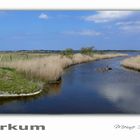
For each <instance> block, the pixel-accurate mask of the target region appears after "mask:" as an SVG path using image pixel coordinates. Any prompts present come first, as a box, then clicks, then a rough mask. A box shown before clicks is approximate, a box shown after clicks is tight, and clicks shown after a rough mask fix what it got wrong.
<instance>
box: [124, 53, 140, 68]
mask: <svg viewBox="0 0 140 140" xmlns="http://www.w3.org/2000/svg"><path fill="white" fill-rule="evenodd" d="M122 65H123V66H124V67H126V68H130V69H133V70H137V71H140V56H139V55H138V56H134V57H130V58H127V59H125V60H123V61H122Z"/></svg>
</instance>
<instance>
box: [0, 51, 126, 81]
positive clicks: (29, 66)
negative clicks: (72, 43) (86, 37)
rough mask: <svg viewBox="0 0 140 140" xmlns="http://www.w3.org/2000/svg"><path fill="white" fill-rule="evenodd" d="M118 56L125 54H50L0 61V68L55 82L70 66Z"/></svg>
mask: <svg viewBox="0 0 140 140" xmlns="http://www.w3.org/2000/svg"><path fill="white" fill-rule="evenodd" d="M118 56H125V54H94V55H90V56H89V55H84V54H80V53H78V54H74V55H72V57H67V56H65V55H60V54H51V55H47V56H46V55H43V56H41V57H40V56H36V57H34V56H33V57H30V59H29V57H28V58H27V59H20V58H18V59H16V58H15V59H12V60H11V61H9V60H8V61H4V60H1V61H0V67H8V68H14V69H16V70H17V71H18V72H20V73H23V74H25V75H26V76H27V77H29V78H31V79H38V80H45V81H56V80H58V79H59V78H60V77H61V76H62V74H63V72H64V69H65V68H67V67H69V66H71V65H74V64H80V63H85V62H89V61H94V60H98V59H105V58H106V59H107V58H113V57H118Z"/></svg>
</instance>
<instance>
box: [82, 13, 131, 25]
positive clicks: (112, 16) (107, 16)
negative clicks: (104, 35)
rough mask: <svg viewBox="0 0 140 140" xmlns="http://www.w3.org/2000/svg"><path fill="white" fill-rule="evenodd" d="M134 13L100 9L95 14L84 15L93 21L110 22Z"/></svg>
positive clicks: (87, 19)
mask: <svg viewBox="0 0 140 140" xmlns="http://www.w3.org/2000/svg"><path fill="white" fill-rule="evenodd" d="M131 14H133V12H132V11H98V12H97V13H96V14H94V15H90V16H87V17H84V19H85V20H86V21H93V22H95V23H101V22H110V21H114V20H117V19H121V18H125V17H127V16H130V15H131Z"/></svg>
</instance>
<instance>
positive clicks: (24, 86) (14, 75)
mask: <svg viewBox="0 0 140 140" xmlns="http://www.w3.org/2000/svg"><path fill="white" fill-rule="evenodd" d="M38 90H39V85H38V84H37V83H35V82H32V81H29V80H27V79H26V78H25V77H24V76H23V75H21V74H20V73H18V72H17V71H16V70H15V69H11V68H0V92H1V93H3V92H8V93H9V94H13V93H16V94H20V93H29V92H30V93H32V92H35V91H38Z"/></svg>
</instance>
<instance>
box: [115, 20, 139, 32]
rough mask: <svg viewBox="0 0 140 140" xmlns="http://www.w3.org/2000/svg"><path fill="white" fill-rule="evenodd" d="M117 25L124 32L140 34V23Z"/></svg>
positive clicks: (129, 22) (121, 23)
mask: <svg viewBox="0 0 140 140" xmlns="http://www.w3.org/2000/svg"><path fill="white" fill-rule="evenodd" d="M116 25H117V26H118V27H119V29H121V30H123V31H126V32H131V33H132V32H133V33H140V21H126V22H117V23H116Z"/></svg>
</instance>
